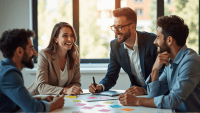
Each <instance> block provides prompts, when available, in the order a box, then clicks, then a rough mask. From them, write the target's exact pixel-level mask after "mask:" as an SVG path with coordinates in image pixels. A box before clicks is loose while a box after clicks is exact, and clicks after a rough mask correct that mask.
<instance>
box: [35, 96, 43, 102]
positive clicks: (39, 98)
mask: <svg viewBox="0 0 200 113" xmlns="http://www.w3.org/2000/svg"><path fill="white" fill-rule="evenodd" d="M34 98H35V99H37V100H38V101H40V100H41V99H42V97H34Z"/></svg>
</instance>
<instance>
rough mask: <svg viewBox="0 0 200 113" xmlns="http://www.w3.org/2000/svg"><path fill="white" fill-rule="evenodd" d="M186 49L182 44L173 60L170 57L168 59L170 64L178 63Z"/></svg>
mask: <svg viewBox="0 0 200 113" xmlns="http://www.w3.org/2000/svg"><path fill="white" fill-rule="evenodd" d="M186 50H187V46H186V45H184V46H183V47H182V48H181V49H180V50H179V52H178V54H177V55H176V57H175V59H174V61H172V60H171V59H170V60H169V63H170V64H172V63H175V64H179V62H180V61H181V60H182V58H183V56H184V53H185V51H186Z"/></svg>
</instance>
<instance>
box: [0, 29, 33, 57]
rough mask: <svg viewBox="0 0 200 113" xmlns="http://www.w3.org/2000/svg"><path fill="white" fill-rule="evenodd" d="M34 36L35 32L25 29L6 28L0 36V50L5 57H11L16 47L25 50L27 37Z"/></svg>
mask: <svg viewBox="0 0 200 113" xmlns="http://www.w3.org/2000/svg"><path fill="white" fill-rule="evenodd" d="M30 37H33V38H34V37H35V32H34V31H31V30H29V29H28V30H25V29H13V30H7V31H5V32H3V33H2V35H1V37H0V50H1V51H2V53H3V56H4V57H6V58H12V57H13V56H14V52H15V50H16V49H17V48H18V47H22V48H23V49H24V50H26V46H27V45H28V38H30Z"/></svg>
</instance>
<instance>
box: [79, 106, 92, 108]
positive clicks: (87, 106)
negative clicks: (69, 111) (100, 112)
mask: <svg viewBox="0 0 200 113" xmlns="http://www.w3.org/2000/svg"><path fill="white" fill-rule="evenodd" d="M92 108H93V107H88V106H85V107H82V109H92Z"/></svg>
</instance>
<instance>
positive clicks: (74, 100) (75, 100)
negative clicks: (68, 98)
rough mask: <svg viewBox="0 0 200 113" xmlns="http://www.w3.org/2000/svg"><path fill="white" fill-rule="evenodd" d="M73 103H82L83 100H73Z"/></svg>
mask: <svg viewBox="0 0 200 113" xmlns="http://www.w3.org/2000/svg"><path fill="white" fill-rule="evenodd" d="M72 102H81V100H72Z"/></svg>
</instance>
